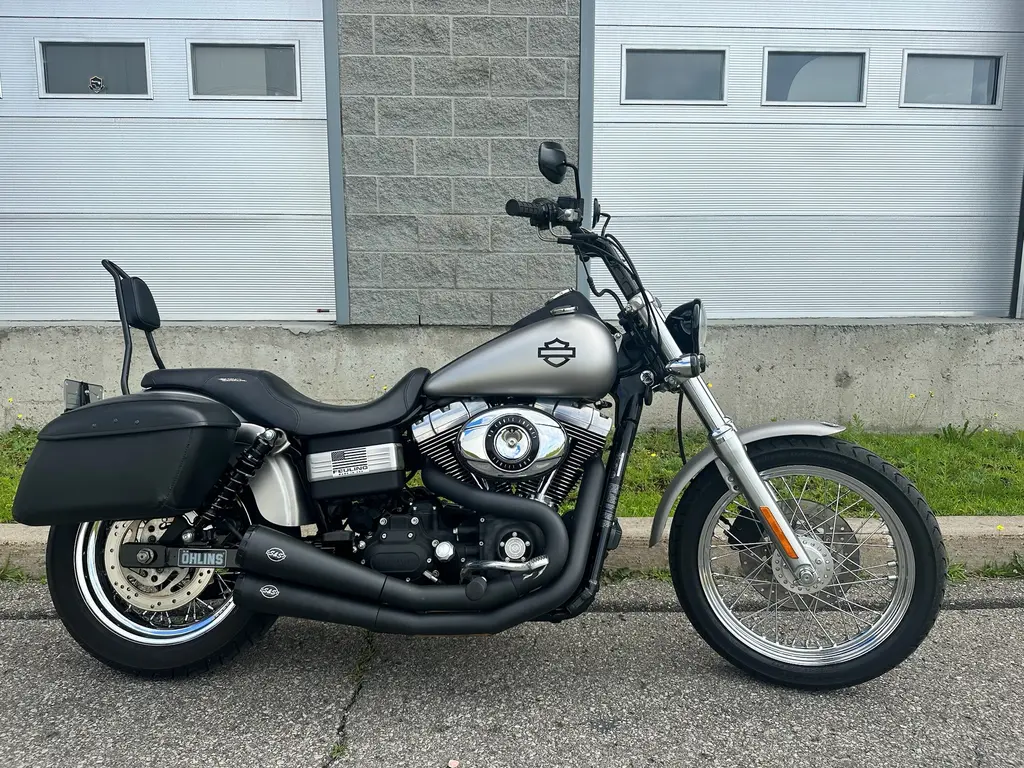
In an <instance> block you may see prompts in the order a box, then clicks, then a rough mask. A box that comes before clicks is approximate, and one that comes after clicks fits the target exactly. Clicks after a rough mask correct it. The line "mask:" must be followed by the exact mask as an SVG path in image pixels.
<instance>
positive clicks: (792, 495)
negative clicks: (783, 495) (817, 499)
mask: <svg viewBox="0 0 1024 768" xmlns="http://www.w3.org/2000/svg"><path fill="white" fill-rule="evenodd" d="M779 479H780V480H781V481H782V484H783V485H784V486H786V490H787V491H789V497H790V498H791V499H793V504H794V505H795V506H796V512H795V513H794V516H793V520H794V522H795V521H796V515H797V514H799V515H800V516H801V517H803V519H804V525H806V526H807V530H811V521H810V520H808V519H807V514H806V513H805V512H804V509H803V507H801V506H800V502H799V501H798V500H797V498H796V494H795V493H793V489H792V488H791V487H790V485H789V481H788V480H786V478H785V477H784V476H783V477H779ZM806 479H807V480H808V481H809V480H810V479H811V478H810V476H807V478H806ZM805 486H806V482H805Z"/></svg>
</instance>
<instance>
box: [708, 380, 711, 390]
mask: <svg viewBox="0 0 1024 768" xmlns="http://www.w3.org/2000/svg"><path fill="white" fill-rule="evenodd" d="M708 389H711V382H710V381H709V382H708Z"/></svg>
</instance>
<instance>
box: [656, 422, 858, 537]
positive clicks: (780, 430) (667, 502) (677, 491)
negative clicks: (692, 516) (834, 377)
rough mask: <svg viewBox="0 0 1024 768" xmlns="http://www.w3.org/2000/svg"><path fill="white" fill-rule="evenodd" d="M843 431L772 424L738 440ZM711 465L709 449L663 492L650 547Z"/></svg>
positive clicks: (822, 424) (822, 426) (723, 470)
mask: <svg viewBox="0 0 1024 768" xmlns="http://www.w3.org/2000/svg"><path fill="white" fill-rule="evenodd" d="M844 429H846V427H843V426H840V425H839V424H830V423H829V422H827V421H778V422H773V423H771V424H759V425H757V426H756V427H750V428H749V429H741V430H740V431H739V436H740V440H742V441H743V444H744V445H749V444H750V443H756V442H757V441H759V440H767V439H768V438H771V437H785V436H786V435H812V436H815V437H824V436H826V435H834V434H836V433H838V432H842V431H843V430H844ZM713 461H717V460H716V457H715V452H714V451H713V450H712V449H711V446H708V447H707V448H705V449H704V450H703V451H701V452H700V453H698V454H697V455H696V456H694V457H693V458H691V459H690V460H689V461H687V462H686V464H685V466H683V468H682V469H681V470H679V472H678V473H677V474H676V476H675V477H673V478H672V481H671V482H670V483H669V484H668V488H666V489H665V493H664V494H663V495H662V497H661V502H660V503H659V504H658V511H657V512H656V513H655V515H654V525H652V526H651V544H650V545H651V546H652V547H653V546H655V545H656V544H657V543H658V542H659V541H661V537H662V535H663V534H664V533H665V525H666V524H667V523H668V516H669V514H670V513H671V512H672V508H673V507H675V505H676V500H677V499H678V498H679V496H680V495H682V493H683V490H684V489H685V488H686V486H688V485H689V484H690V482H691V481H692V480H693V479H694V478H695V477H696V476H697V475H699V474H700V472H701V470H702V469H704V467H706V466H707V465H708V464H710V463H711V462H713ZM717 464H718V471H719V472H721V473H722V477H726V476H727V471H726V468H725V465H724V464H722V462H721V461H717Z"/></svg>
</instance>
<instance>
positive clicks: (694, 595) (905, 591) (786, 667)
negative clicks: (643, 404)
mask: <svg viewBox="0 0 1024 768" xmlns="http://www.w3.org/2000/svg"><path fill="white" fill-rule="evenodd" d="M747 450H748V454H749V456H750V459H751V461H752V462H753V463H754V466H755V467H756V468H757V469H758V471H759V472H760V473H762V476H764V475H765V474H766V473H767V474H768V475H774V476H776V478H780V477H792V476H794V475H786V474H785V472H786V471H787V469H786V468H789V467H791V468H793V470H799V472H803V473H804V474H796V475H795V476H797V477H805V476H809V477H812V478H814V479H815V480H817V479H818V477H819V476H817V475H813V474H812V475H807V474H806V473H807V472H809V471H820V472H821V476H823V477H824V478H825V479H824V480H823V481H822V482H823V483H827V482H829V480H828V478H830V477H831V478H833V480H832V481H831V482H835V483H836V484H837V485H838V486H839V489H840V491H839V493H840V494H842V493H843V490H842V489H843V487H844V486H843V485H842V481H841V480H835V479H834V478H842V477H846V478H847V479H848V480H847V482H851V483H852V485H851V486H850V489H853V487H854V486H856V487H859V488H861V489H863V490H864V492H865V493H867V494H868V496H870V497H871V498H874V499H876V500H878V501H880V502H881V505H880V506H879V507H877V508H878V509H879V510H880V511H879V519H880V520H883V521H884V520H886V518H887V517H890V518H892V519H891V520H889V521H888V522H887V523H886V531H887V532H886V534H884V535H883V536H882V537H881V539H878V538H876V539H875V540H874V543H872V544H871V547H872V548H873V549H872V548H865V547H864V544H865V543H866V538H865V534H864V533H861V530H858V531H856V532H854V531H853V530H852V529H851V528H850V527H849V526H848V524H847V523H845V522H837V521H838V520H840V516H839V515H838V511H839V507H840V505H839V504H838V503H837V504H836V505H835V508H836V512H837V514H836V516H835V518H834V519H833V520H832V521H831V526H832V528H831V532H830V533H829V534H824V532H823V531H824V528H818V524H817V523H810V522H808V523H807V525H806V526H805V527H806V532H807V535H808V536H809V537H810V538H809V541H813V542H816V543H815V546H816V547H818V550H816V551H818V552H820V553H821V555H822V559H823V560H824V561H825V563H826V565H828V564H830V563H831V564H832V566H831V567H832V569H833V570H832V571H830V573H829V576H828V578H829V580H830V583H831V584H832V585H833V586H831V587H827V588H825V589H821V590H820V591H819V592H818V593H817V594H818V595H819V597H821V600H820V601H819V600H812V598H811V597H810V596H808V595H806V594H803V593H797V592H796V590H794V589H792V588H790V587H786V586H785V585H784V584H783V583H782V582H781V581H780V580H779V577H778V573H779V572H778V571H777V570H775V569H774V567H773V564H774V560H773V559H772V558H773V557H774V555H771V554H770V553H771V552H772V551H773V550H771V549H766V548H765V547H766V546H769V545H765V544H762V543H761V542H762V541H767V539H766V538H758V537H759V536H760V533H761V531H760V530H759V529H758V528H754V529H753V530H754V534H753V535H751V534H750V533H747V534H746V535H747V536H748V538H747V539H746V540H745V541H742V540H739V539H738V537H736V538H733V539H729V538H728V535H729V534H727V535H726V537H725V538H723V536H722V534H721V533H719V534H718V539H717V541H718V542H723V541H724V542H725V543H712V542H714V541H716V539H715V538H714V533H712V534H710V535H709V533H708V531H709V530H711V531H712V532H715V531H718V530H719V529H718V526H723V530H725V531H733V530H734V526H735V524H736V523H737V522H738V521H739V517H737V516H736V512H735V511H734V510H735V509H738V508H739V507H735V506H734V507H732V510H733V511H732V512H731V513H730V512H729V511H727V510H729V509H730V508H729V507H728V504H729V503H734V502H725V504H726V506H723V502H724V500H725V499H728V498H732V499H735V498H736V497H737V494H735V493H734V492H731V491H729V489H728V487H727V486H726V484H725V482H724V480H723V479H722V475H721V473H720V472H719V471H718V468H717V466H716V464H711V465H709V466H708V467H706V468H705V469H704V470H703V471H702V472H701V473H700V474H699V475H698V476H697V478H696V479H695V480H694V481H693V482H692V483H691V484H690V485H689V487H687V489H686V491H685V493H684V494H683V496H682V498H681V499H680V501H679V505H678V507H677V508H676V512H675V517H674V519H673V521H672V529H671V536H670V540H669V565H670V568H671V572H672V581H673V584H674V585H675V589H676V594H677V595H678V597H679V601H680V603H681V605H682V607H683V609H684V611H685V612H686V615H687V616H688V617H689V619H690V622H691V623H692V624H693V626H694V628H695V629H696V630H697V631H698V632H699V633H700V634H701V636H702V637H703V638H704V639H705V640H706V641H707V642H708V644H709V645H710V646H711V647H712V648H714V649H715V650H716V651H717V652H718V653H719V654H720V655H721V656H723V657H724V658H726V659H728V660H729V661H730V662H732V663H733V664H735V665H736V666H738V667H740V668H741V669H743V670H745V671H747V672H749V673H751V674H752V675H755V676H756V677H758V678H760V679H762V680H765V681H768V682H771V683H775V684H779V685H784V686H788V687H793V688H806V689H832V688H843V687H847V686H853V685H857V684H859V683H863V682H865V681H867V680H871V679H872V678H874V677H877V676H879V675H881V674H884V673H885V672H888V671H889V670H891V669H892V668H893V667H895V666H897V665H898V664H900V663H901V662H902V661H904V660H905V659H906V658H907V657H908V656H910V654H911V653H913V652H914V650H915V649H916V648H917V647H918V645H919V644H920V643H921V641H922V640H924V638H925V636H926V635H927V634H928V632H929V630H930V629H931V627H932V625H933V624H934V622H935V618H936V616H937V615H938V612H939V607H940V604H941V601H942V595H943V590H944V587H945V573H946V552H945V547H944V545H943V543H942V537H941V534H940V532H939V527H938V523H937V522H936V520H935V515H934V514H933V513H932V511H931V509H930V508H929V507H928V505H927V503H926V502H925V500H924V499H923V498H922V497H921V494H920V493H918V491H917V489H916V488H915V487H914V486H913V485H912V484H911V482H910V481H909V480H908V479H907V478H906V477H904V476H903V475H901V474H900V473H899V472H898V471H897V469H896V468H895V467H893V466H892V465H891V464H888V463H887V462H885V461H883V460H882V459H881V458H879V457H878V456H876V455H875V454H873V453H870V452H869V451H866V450H865V449H863V448H861V447H859V446H857V445H854V444H853V443H849V442H845V441H841V440H836V439H834V438H820V437H786V438H773V439H769V440H763V441H760V442H757V443H754V444H751V445H749V446H747ZM773 482H775V483H778V480H777V479H776V480H774V481H773ZM780 487H781V488H785V487H787V486H785V485H781V486H780ZM806 487H807V485H806V484H805V485H804V488H805V489H806ZM823 487H824V486H823ZM857 495H858V496H860V497H861V498H862V499H864V500H865V501H866V503H867V498H868V496H863V494H861V493H860V492H859V491H857ZM739 496H740V497H742V494H740V495H739ZM848 498H849V497H844V504H843V506H845V503H846V499H848ZM780 499H782V494H781V493H780ZM810 505H813V506H814V507H815V512H816V513H817V514H818V519H819V520H826V521H827V520H828V519H829V518H831V517H832V514H831V513H832V508H831V507H829V506H827V505H825V504H823V503H816V502H813V501H810V500H809V499H808V498H805V497H804V494H803V493H800V494H797V493H796V492H794V496H793V500H792V506H790V507H788V508H787V509H788V511H789V512H790V513H791V514H792V516H793V519H792V521H791V522H792V523H793V524H794V527H797V526H798V524H800V522H801V515H803V517H804V519H807V517H808V512H807V507H808V506H810ZM871 506H875V505H874V504H872V505H871ZM859 509H862V508H861V507H858V508H855V510H854V512H856V511H858V510H859ZM863 509H867V507H864V508H863ZM881 510H885V511H884V512H883V511H881ZM730 514H731V515H732V516H731V517H730ZM742 514H743V513H742V512H741V515H742ZM712 517H713V518H714V519H712ZM812 517H813V515H812ZM727 518H728V519H727ZM841 519H842V520H846V519H847V517H843V518H841ZM849 519H852V520H853V521H854V525H855V526H856V525H860V523H859V519H858V518H857V517H849ZM868 519H870V517H869V518H868ZM726 523H729V524H730V527H729V528H724V526H725V524H726ZM828 524H829V523H828V522H826V523H824V526H827V525H828ZM840 525H842V526H843V532H842V533H837V530H838V526H840ZM866 525H867V524H864V525H861V529H865V530H868V529H866ZM736 530H738V528H737V529H736ZM745 530H747V531H749V530H750V527H749V526H747V529H745ZM815 530H817V531H818V534H817V535H820V538H816V534H815ZM879 530H881V526H880V527H879ZM802 532H803V531H800V530H798V534H800V533H802ZM867 538H868V539H869V538H870V537H867ZM839 540H843V541H844V542H845V543H844V544H843V546H845V548H846V549H845V551H844V552H841V553H838V554H837V552H836V551H835V550H836V549H839V548H842V547H840V546H838V545H837V541H839ZM748 542H753V543H748ZM882 542H891V543H892V546H893V548H894V549H893V552H896V553H897V554H894V555H892V558H893V560H892V562H885V563H884V564H878V565H872V566H864V565H863V563H862V560H861V557H862V556H866V557H881V558H882V560H888V558H889V557H890V555H889V554H888V552H887V551H886V550H884V549H883V547H882ZM716 548H717V549H716ZM744 548H746V549H744ZM702 550H703V551H702ZM876 550H881V551H882V552H881V554H880V555H873V554H872V553H873V552H875V551H876ZM739 552H744V555H740V554H738V553H739ZM747 553H749V554H747ZM762 553H769V554H767V555H765V557H766V558H767V559H764V560H763V562H761V565H760V569H759V572H753V571H754V570H755V567H754V565H750V563H755V564H756V562H757V561H758V560H759V559H760V558H761V555H762ZM716 554H717V555H718V556H717V557H716V556H715V555H716ZM854 554H855V555H856V558H855V559H854V558H853V555H854ZM730 557H731V558H733V561H737V560H738V561H740V563H741V565H742V559H741V558H742V557H747V558H748V559H747V563H748V564H747V565H746V571H743V570H742V568H741V569H740V571H739V576H733V575H729V574H728V568H729V566H728V565H726V564H724V559H725V558H730ZM712 559H714V560H719V561H723V562H720V563H719V565H718V566H717V567H718V568H720V569H721V571H722V573H721V574H720V573H719V572H717V571H715V569H714V567H713V566H711V560H712ZM897 561H900V563H899V564H898V565H895V566H894V563H897ZM818 562H821V560H818ZM701 563H703V566H702V565H701ZM851 563H852V564H851ZM901 567H902V570H901ZM702 569H703V570H702ZM844 569H845V570H844ZM702 574H703V578H702ZM709 574H710V576H711V577H710V578H709ZM722 574H724V575H722ZM847 578H849V579H851V580H850V581H846V580H845V579H847ZM733 579H736V580H738V579H745V580H746V582H748V583H746V586H744V587H743V589H744V590H746V591H745V593H743V594H740V595H739V596H736V597H735V601H736V602H734V603H733V605H734V606H738V608H737V609H736V611H735V620H734V617H733V614H732V608H727V604H728V602H729V600H731V599H733V594H734V593H735V592H737V591H738V589H739V587H738V586H737V587H735V588H734V592H733V593H730V594H729V596H728V597H729V600H727V599H724V597H723V594H722V593H724V592H725V591H726V590H727V589H728V588H729V587H730V585H731V584H732V582H731V581H730V580H733ZM757 579H759V580H757ZM901 579H902V581H900V580H901ZM869 581H870V582H878V583H879V584H884V585H885V586H878V587H877V589H878V590H883V591H884V590H886V589H888V588H889V585H890V584H891V585H892V587H891V588H892V592H893V597H892V601H893V602H892V603H890V604H889V607H888V608H886V612H882V611H878V614H879V618H878V619H877V622H876V626H875V627H873V628H868V629H866V630H864V629H861V628H860V627H862V626H864V625H862V624H858V623H857V622H858V620H859V621H862V622H865V624H866V618H865V617H867V618H871V617H872V614H871V613H866V612H865V611H862V610H861V608H863V607H864V605H863V602H861V603H858V602H857V601H851V600H849V599H848V598H849V597H850V595H851V594H855V595H859V594H861V593H854V590H855V589H860V588H862V587H863V586H864V585H866V584H868V583H869ZM751 585H754V588H753V589H752V590H751ZM901 585H902V591H901ZM875 588H876V587H872V589H875ZM884 596H885V595H884V592H883V594H882V597H883V598H884ZM897 597H899V599H900V601H901V602H900V603H899V604H897V602H896V599H897ZM758 599H763V601H764V603H766V604H767V606H768V607H767V608H759V604H758V602H757V600H758ZM773 599H774V601H775V604H774V609H775V614H774V622H775V626H774V637H773V636H772V628H771V626H770V624H771V618H770V617H771V608H772V600H773ZM743 601H746V602H743ZM786 601H791V602H790V603H788V604H787V603H786ZM830 603H831V604H832V606H831V607H824V608H823V609H822V606H828V605H829V604H830ZM746 604H750V606H751V607H750V608H749V609H747V608H745V607H744V606H745V605H746ZM783 604H786V608H785V609H784V610H783V609H780V605H783ZM802 605H803V606H809V607H810V610H808V611H807V614H806V615H803V614H800V613H799V611H801V610H802V608H801V607H800V606H802ZM853 606H857V607H856V608H854V607H853ZM837 607H838V609H842V608H847V609H848V611H849V619H850V620H851V621H852V622H853V623H852V627H853V629H852V630H851V637H852V639H851V640H849V642H848V643H847V646H848V648H847V646H844V645H843V641H842V639H840V641H838V642H837V640H836V638H835V637H832V636H831V635H830V633H829V632H828V622H830V621H831V622H835V621H837V620H845V619H847V617H846V615H844V614H843V613H842V611H841V610H837ZM873 607H874V606H872V605H869V606H868V608H873ZM726 608H727V610H726ZM819 609H821V610H822V612H818V611H819ZM743 611H746V621H747V624H749V625H750V626H749V627H748V626H747V624H744V617H743V616H741V615H740V614H741V612H743ZM763 611H768V613H767V614H764V615H762V616H761V617H760V618H757V614H759V613H762V612H763ZM786 611H790V613H786ZM829 611H832V612H831V613H827V612H829ZM780 615H781V616H782V617H783V621H791V622H793V624H792V625H791V626H796V624H795V621H796V619H795V617H797V616H799V617H800V619H801V622H806V624H805V623H801V624H800V630H799V632H790V631H788V630H785V629H784V630H783V632H782V634H781V635H780V629H779V621H780ZM887 616H888V617H889V618H888V623H886V617H887ZM857 617H859V619H858V618H857ZM808 619H811V620H813V621H810V622H808ZM815 622H817V624H818V627H821V630H822V633H823V635H824V636H828V639H829V640H830V641H831V647H829V645H830V643H829V642H828V641H824V642H823V641H813V642H812V641H808V640H806V639H804V643H805V645H804V646H803V647H801V646H800V639H801V636H802V633H803V632H804V631H806V632H807V635H808V637H811V636H813V635H815V634H816V633H818V628H817V627H815ZM808 625H809V629H806V630H805V627H807V626H808ZM834 627H835V624H833V631H834ZM791 637H792V647H787V646H786V645H785V644H784V643H783V641H788V640H789V639H790V638H791ZM819 647H820V650H819ZM816 660H818V661H816Z"/></svg>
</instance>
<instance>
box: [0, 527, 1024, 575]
mask: <svg viewBox="0 0 1024 768" xmlns="http://www.w3.org/2000/svg"><path fill="white" fill-rule="evenodd" d="M619 522H620V524H621V525H622V543H621V544H620V545H619V548H618V549H616V550H615V551H614V552H611V553H609V555H608V561H607V564H606V565H607V567H608V568H634V569H641V570H647V569H650V568H667V567H668V536H667V535H666V536H665V537H664V538H663V539H662V541H661V543H660V544H658V545H657V546H655V547H649V546H648V541H649V540H650V536H651V523H652V519H651V518H649V517H626V518H620V519H619ZM939 527H940V528H941V529H942V535H943V538H944V539H945V542H946V554H947V555H948V557H949V560H950V562H958V563H965V564H966V565H967V567H968V568H980V567H981V566H983V565H988V564H990V563H1005V562H1007V561H1008V560H1010V558H1012V557H1013V553H1014V552H1021V553H1024V517H1008V516H1001V517H940V518H939ZM48 532H49V529H48V528H31V527H28V526H25V525H19V524H17V523H8V524H0V565H3V564H4V563H5V562H7V561H8V558H10V563H11V564H12V565H15V566H17V567H18V568H20V569H22V570H23V571H24V572H25V573H26V574H28V575H29V576H30V577H32V578H39V577H42V576H44V575H46V558H45V552H46V536H47V533H48Z"/></svg>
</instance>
